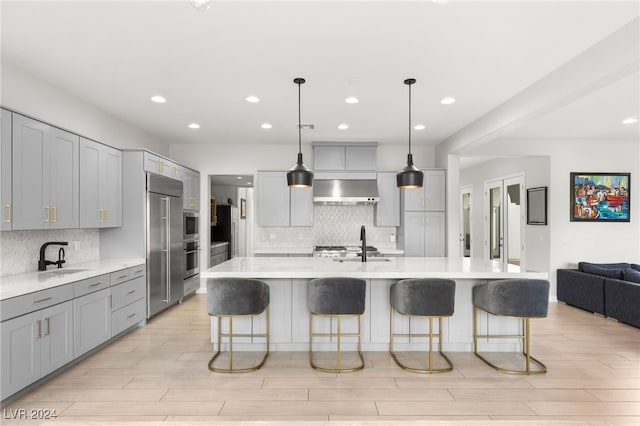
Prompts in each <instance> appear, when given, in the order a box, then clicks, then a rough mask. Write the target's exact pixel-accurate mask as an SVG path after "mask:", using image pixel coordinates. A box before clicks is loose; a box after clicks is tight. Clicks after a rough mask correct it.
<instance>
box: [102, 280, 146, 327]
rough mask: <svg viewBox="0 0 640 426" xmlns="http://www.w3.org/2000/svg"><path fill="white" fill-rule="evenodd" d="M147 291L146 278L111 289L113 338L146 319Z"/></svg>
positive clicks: (130, 281)
mask: <svg viewBox="0 0 640 426" xmlns="http://www.w3.org/2000/svg"><path fill="white" fill-rule="evenodd" d="M120 276H121V274H120ZM112 279H113V277H112ZM146 291H147V281H146V280H145V277H144V276H139V277H137V278H133V279H130V280H129V281H124V282H122V283H120V284H118V285H115V286H114V287H112V288H111V337H113V336H116V335H118V334H120V333H122V332H123V331H125V330H126V329H128V328H129V327H132V326H134V325H136V324H137V323H138V322H140V321H142V320H144V319H145V315H146V313H147V303H146V300H145V298H144V296H145V293H146Z"/></svg>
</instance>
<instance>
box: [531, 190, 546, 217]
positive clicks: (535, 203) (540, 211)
mask: <svg viewBox="0 0 640 426" xmlns="http://www.w3.org/2000/svg"><path fill="white" fill-rule="evenodd" d="M546 224H547V187H546V186H541V187H539V188H529V189H527V225H546Z"/></svg>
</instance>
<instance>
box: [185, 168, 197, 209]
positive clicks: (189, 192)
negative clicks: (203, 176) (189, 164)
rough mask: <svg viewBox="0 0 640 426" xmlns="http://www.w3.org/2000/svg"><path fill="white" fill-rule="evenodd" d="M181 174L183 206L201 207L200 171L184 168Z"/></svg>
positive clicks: (189, 207)
mask: <svg viewBox="0 0 640 426" xmlns="http://www.w3.org/2000/svg"><path fill="white" fill-rule="evenodd" d="M181 176H182V184H183V190H184V197H183V200H182V201H183V206H182V207H183V208H184V209H185V210H198V209H200V202H199V201H200V173H199V172H196V171H193V170H190V169H186V168H184V169H181Z"/></svg>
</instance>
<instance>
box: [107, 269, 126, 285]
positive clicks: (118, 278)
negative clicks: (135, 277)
mask: <svg viewBox="0 0 640 426" xmlns="http://www.w3.org/2000/svg"><path fill="white" fill-rule="evenodd" d="M130 273H131V271H130V270H129V269H123V270H121V271H116V272H112V273H111V285H118V284H120V283H123V282H125V281H129V280H130V279H131V276H130Z"/></svg>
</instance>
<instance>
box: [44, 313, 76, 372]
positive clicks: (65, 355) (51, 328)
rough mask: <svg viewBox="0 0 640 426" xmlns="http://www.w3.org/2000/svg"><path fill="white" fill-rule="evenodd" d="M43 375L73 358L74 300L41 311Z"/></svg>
mask: <svg viewBox="0 0 640 426" xmlns="http://www.w3.org/2000/svg"><path fill="white" fill-rule="evenodd" d="M41 321H42V341H41V362H42V364H41V376H42V377H44V376H46V375H47V374H49V373H51V372H52V371H54V370H56V369H58V368H60V367H62V366H63V365H65V364H66V363H68V362H70V361H71V360H73V302H72V301H71V300H69V301H67V302H65V303H61V304H59V305H55V306H52V307H50V308H47V309H43V310H42V311H41Z"/></svg>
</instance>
